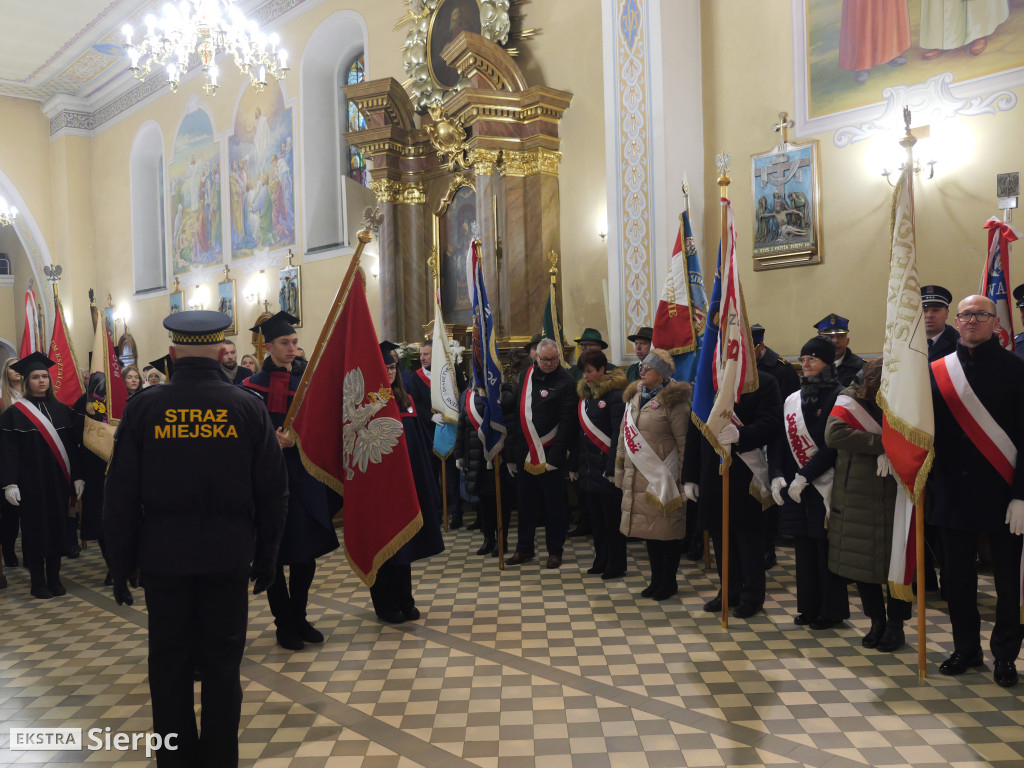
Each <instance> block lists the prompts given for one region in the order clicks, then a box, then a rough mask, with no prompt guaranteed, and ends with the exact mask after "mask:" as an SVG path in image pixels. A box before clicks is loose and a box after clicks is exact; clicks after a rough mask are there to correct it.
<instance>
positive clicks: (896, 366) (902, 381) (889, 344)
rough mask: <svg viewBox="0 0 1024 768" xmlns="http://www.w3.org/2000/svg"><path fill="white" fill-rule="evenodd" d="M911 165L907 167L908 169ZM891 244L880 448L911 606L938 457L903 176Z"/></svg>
mask: <svg viewBox="0 0 1024 768" xmlns="http://www.w3.org/2000/svg"><path fill="white" fill-rule="evenodd" d="M911 165H912V164H911V163H908V164H907V166H906V167H907V168H909V167H910V166H911ZM891 220H892V233H891V234H892V239H891V256H890V260H889V283H888V290H887V292H886V295H887V297H888V300H887V303H886V322H885V346H884V356H885V361H886V364H885V365H884V366H883V367H882V383H881V385H880V386H879V389H878V396H877V402H878V405H879V406H880V407H881V408H882V412H883V414H884V416H883V419H882V445H883V446H884V447H885V454H886V456H888V457H889V461H890V463H891V464H892V468H893V473H894V474H895V476H896V480H897V482H898V483H899V487H900V489H901V491H902V493H905V494H906V501H904V500H903V498H902V497H900V498H897V501H896V517H895V521H894V525H893V542H892V559H891V560H890V563H889V591H890V593H891V594H892V596H893V597H896V598H899V599H900V600H907V601H912V600H913V591H912V588H911V584H912V582H913V579H914V572H915V570H916V568H917V523H916V520H915V518H916V516H917V514H918V513H920V512H922V511H923V510H922V501H923V499H924V485H925V480H926V479H927V478H928V473H929V472H930V471H931V466H932V457H933V455H934V450H933V443H934V440H935V415H934V413H933V411H932V387H931V378H930V376H929V369H928V336H927V334H926V332H925V327H924V307H923V306H922V304H921V283H920V282H919V280H918V277H917V246H916V241H915V235H914V187H913V175H912V173H911V171H910V170H904V172H903V173H902V175H901V176H900V181H899V183H898V184H897V185H896V189H895V190H894V191H893V200H892V217H891Z"/></svg>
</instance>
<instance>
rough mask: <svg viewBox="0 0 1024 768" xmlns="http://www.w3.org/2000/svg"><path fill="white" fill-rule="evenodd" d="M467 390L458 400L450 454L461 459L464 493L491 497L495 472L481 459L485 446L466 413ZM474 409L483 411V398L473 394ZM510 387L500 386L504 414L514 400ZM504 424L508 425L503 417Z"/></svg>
mask: <svg viewBox="0 0 1024 768" xmlns="http://www.w3.org/2000/svg"><path fill="white" fill-rule="evenodd" d="M469 392H470V390H466V391H465V392H463V393H462V395H461V396H460V397H459V425H458V430H457V434H456V436H455V450H454V453H453V455H454V456H455V459H456V461H458V460H459V459H462V473H463V477H465V480H466V492H467V493H469V495H470V496H480V495H481V494H482V495H484V496H494V495H496V490H495V486H494V471H493V469H492V468H491V464H490V462H488V461H487V460H486V459H485V458H484V444H483V443H482V442H481V441H480V435H479V434H477V431H476V429H474V428H473V424H472V422H471V421H470V420H469V416H468V415H467V412H466V397H467V395H468V394H469ZM471 396H472V397H473V398H474V400H475V402H476V406H477V410H478V412H481V413H482V412H483V403H484V398H483V397H482V396H481V395H478V394H476V393H475V392H474V393H473V394H472V395H471ZM513 396H514V395H513V388H512V385H511V384H509V383H507V382H506V383H504V384H502V385H501V401H502V410H503V411H507V410H508V408H509V407H510V404H511V401H512V398H513ZM505 423H506V424H507V423H508V418H507V417H506V420H505Z"/></svg>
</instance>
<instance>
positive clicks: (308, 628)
mask: <svg viewBox="0 0 1024 768" xmlns="http://www.w3.org/2000/svg"><path fill="white" fill-rule="evenodd" d="M295 632H296V634H298V636H299V638H300V639H301V640H302V642H304V643H312V644H314V645H319V644H320V643H322V642H323V641H324V635H323V632H321V631H320V630H319V629H317V628H316V627H314V626H313V625H312V624H310V623H309V622H308V621H305V620H303V621H300V622H298V623H297V624H296V625H295Z"/></svg>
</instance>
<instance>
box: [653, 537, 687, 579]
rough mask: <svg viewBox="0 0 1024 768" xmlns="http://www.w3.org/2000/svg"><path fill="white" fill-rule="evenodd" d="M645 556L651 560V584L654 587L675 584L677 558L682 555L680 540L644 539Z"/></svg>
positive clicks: (677, 569)
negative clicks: (645, 546)
mask: <svg viewBox="0 0 1024 768" xmlns="http://www.w3.org/2000/svg"><path fill="white" fill-rule="evenodd" d="M646 543H647V556H648V557H649V558H650V559H651V584H652V585H653V586H655V587H663V586H665V585H673V586H674V585H675V584H676V574H677V573H678V572H679V558H680V557H681V556H682V554H683V540H682V539H668V540H666V541H662V540H660V539H646Z"/></svg>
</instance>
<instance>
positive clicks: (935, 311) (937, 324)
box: [921, 285, 1024, 363]
mask: <svg viewBox="0 0 1024 768" xmlns="http://www.w3.org/2000/svg"><path fill="white" fill-rule="evenodd" d="M1022 287H1024V286H1022ZM951 301H953V294H952V293H950V292H949V291H947V290H946V289H945V288H943V287H942V286H941V285H924V286H921V305H922V306H923V307H924V332H925V333H926V334H928V362H929V363H930V362H932V361H933V360H938V359H939V358H940V357H945V356H946V355H948V354H949V353H950V352H953V351H954V350H955V349H956V342H957V339H959V338H960V334H959V333H957V332H956V328H954V327H953V326H951V325H949V324H947V323H946V320H947V319H948V318H949V303H950V302H951Z"/></svg>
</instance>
